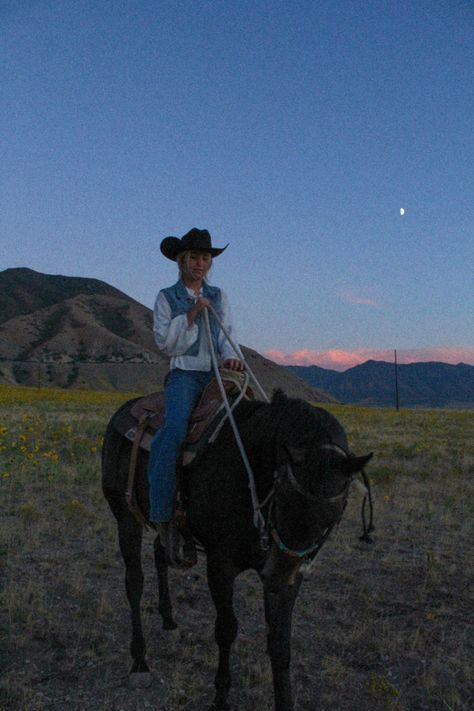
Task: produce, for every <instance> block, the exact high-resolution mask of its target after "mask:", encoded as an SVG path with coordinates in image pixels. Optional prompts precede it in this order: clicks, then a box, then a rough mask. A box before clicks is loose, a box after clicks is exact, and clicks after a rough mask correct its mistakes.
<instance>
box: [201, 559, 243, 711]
mask: <svg viewBox="0 0 474 711" xmlns="http://www.w3.org/2000/svg"><path fill="white" fill-rule="evenodd" d="M235 575H236V573H235V571H233V570H232V569H230V568H229V566H228V565H225V564H221V565H217V564H216V563H215V562H213V561H212V558H211V557H209V556H208V559H207V581H208V584H209V590H210V591H211V596H212V599H213V601H214V605H215V607H216V613H217V616H216V624H215V638H216V642H217V645H218V647H219V664H218V667H217V672H216V676H215V681H214V683H215V687H216V697H215V699H214V704H213V705H212V707H211V708H212V709H215V711H226V710H227V709H229V708H230V706H229V705H228V703H227V697H228V695H229V690H230V686H231V677H230V650H231V647H232V644H233V642H234V640H235V638H236V636H237V629H238V623H237V618H236V617H235V614H234V608H233V604H232V600H233V595H234V580H235Z"/></svg>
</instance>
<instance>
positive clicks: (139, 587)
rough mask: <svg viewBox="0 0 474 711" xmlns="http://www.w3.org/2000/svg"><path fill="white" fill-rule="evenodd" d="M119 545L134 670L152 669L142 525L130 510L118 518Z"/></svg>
mask: <svg viewBox="0 0 474 711" xmlns="http://www.w3.org/2000/svg"><path fill="white" fill-rule="evenodd" d="M118 534H119V545H120V551H121V553H122V557H123V560H124V563H125V588H126V591H127V597H128V602H129V604H130V611H131V617H132V641H131V643H130V653H131V655H132V658H133V664H132V668H131V670H130V674H134V673H135V672H139V673H143V672H148V671H149V669H148V665H147V663H146V661H145V655H146V645H145V639H144V637H143V629H142V620H141V613H140V601H141V597H142V592H143V570H142V563H141V547H142V527H141V526H140V524H139V523H137V521H136V520H135V519H134V518H133V516H132V514H131V513H130V512H128V511H127V512H126V513H125V514H124V515H123V516H122V517H121V518H120V519H119V520H118Z"/></svg>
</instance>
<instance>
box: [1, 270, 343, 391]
mask: <svg viewBox="0 0 474 711" xmlns="http://www.w3.org/2000/svg"><path fill="white" fill-rule="evenodd" d="M0 314H1V317H0V382H4V383H12V384H16V383H18V384H27V385H38V384H39V383H41V384H42V385H51V386H59V387H66V388H67V387H76V388H93V389H94V388H95V389H104V390H107V389H112V390H123V391H133V392H139V391H143V392H152V391H153V390H158V389H160V388H161V387H162V383H163V379H164V377H165V375H166V373H167V371H168V358H167V357H166V356H164V355H163V354H162V353H161V352H160V351H159V349H158V347H157V346H156V344H155V340H154V337H153V312H152V310H151V309H149V308H147V307H146V306H144V305H143V304H140V303H139V302H138V301H136V300H135V299H133V298H131V297H130V296H128V295H127V294H125V293H124V292H122V291H120V290H119V289H116V288H115V287H113V286H111V285H109V284H107V283H106V282H102V281H100V280H98V279H88V278H87V277H67V276H62V275H51V274H42V273H41V272H36V271H34V270H32V269H29V268H23V267H16V268H11V269H7V270H5V271H3V272H0ZM242 350H243V352H244V355H245V357H246V359H247V361H248V363H249V365H250V367H251V368H252V371H253V372H254V373H255V375H256V377H257V378H258V380H259V382H260V383H261V384H262V387H264V388H265V389H266V391H267V392H268V394H271V392H272V390H273V389H275V388H277V387H281V388H282V389H283V390H285V391H286V392H287V394H288V395H290V396H292V397H300V398H303V399H306V400H310V401H315V402H333V401H334V398H333V397H331V396H327V395H326V394H325V393H323V392H319V391H318V390H316V389H315V388H313V387H312V386H310V385H309V384H308V383H307V382H305V381H304V380H301V379H300V378H297V377H296V376H294V375H292V374H291V373H289V372H288V371H287V370H286V369H285V368H284V367H282V366H280V365H278V364H276V363H274V362H272V361H270V360H269V359H267V358H264V357H263V356H261V355H260V354H259V353H257V352H256V351H254V350H252V349H250V348H247V347H245V346H242Z"/></svg>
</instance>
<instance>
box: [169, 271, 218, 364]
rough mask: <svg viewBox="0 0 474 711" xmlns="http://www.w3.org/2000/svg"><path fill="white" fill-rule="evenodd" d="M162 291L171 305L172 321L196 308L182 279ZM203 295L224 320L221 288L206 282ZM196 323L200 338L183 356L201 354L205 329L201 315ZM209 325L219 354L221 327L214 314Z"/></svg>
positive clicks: (213, 342)
mask: <svg viewBox="0 0 474 711" xmlns="http://www.w3.org/2000/svg"><path fill="white" fill-rule="evenodd" d="M161 291H162V293H163V294H164V295H165V297H166V300H167V302H168V303H169V305H170V308H171V318H172V319H173V318H175V317H176V316H180V315H181V314H185V313H187V311H191V309H192V308H193V306H194V303H195V302H194V299H193V298H192V297H191V296H189V294H188V292H187V290H186V287H185V286H184V284H183V282H182V281H181V279H180V280H179V281H177V282H176V284H173V286H169V287H168V288H167V289H162V290H161ZM202 295H203V297H204V298H205V299H209V301H210V302H211V304H212V306H213V308H214V309H215V311H216V313H217V315H218V316H219V318H222V312H221V290H220V289H219V287H217V286H209V284H206V282H204V283H203V287H202ZM195 323H196V324H197V326H198V329H199V332H198V337H197V339H196V340H195V341H194V343H193V344H192V346H190V347H189V348H188V350H187V351H186V352H185V353H183V354H182V355H189V356H197V354H198V353H199V343H200V340H201V329H202V328H204V322H203V316H202V315H199V316H198V318H197V319H196V321H195ZM209 323H210V326H211V336H212V345H213V346H214V350H215V352H216V353H218V340H217V339H218V336H219V331H220V326H219V324H218V323H217V321H216V319H215V318H214V317H213V316H212V314H209Z"/></svg>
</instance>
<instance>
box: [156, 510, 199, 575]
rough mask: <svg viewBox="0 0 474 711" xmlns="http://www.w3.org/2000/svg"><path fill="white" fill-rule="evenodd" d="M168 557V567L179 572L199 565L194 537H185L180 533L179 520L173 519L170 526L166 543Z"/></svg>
mask: <svg viewBox="0 0 474 711" xmlns="http://www.w3.org/2000/svg"><path fill="white" fill-rule="evenodd" d="M164 544H165V548H166V557H167V562H168V565H169V566H170V567H172V568H177V569H178V570H187V569H188V568H192V567H193V565H196V563H197V551H196V546H195V545H194V541H193V538H192V536H184V535H183V533H182V532H181V531H180V522H179V519H173V520H172V521H170V522H169V524H168V533H167V536H166V541H164Z"/></svg>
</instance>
